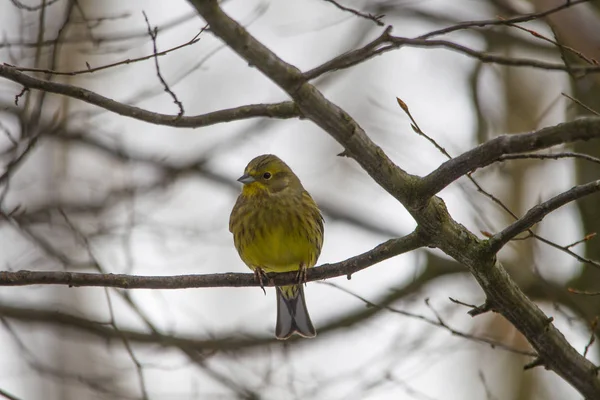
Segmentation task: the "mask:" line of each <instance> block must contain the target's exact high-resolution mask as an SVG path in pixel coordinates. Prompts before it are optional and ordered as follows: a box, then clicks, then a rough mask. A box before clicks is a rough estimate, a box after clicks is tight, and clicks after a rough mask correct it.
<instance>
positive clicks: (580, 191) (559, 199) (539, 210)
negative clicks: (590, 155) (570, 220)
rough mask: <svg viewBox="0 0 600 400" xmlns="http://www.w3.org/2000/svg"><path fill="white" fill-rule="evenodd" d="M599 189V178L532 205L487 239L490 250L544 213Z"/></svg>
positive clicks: (529, 226)
mask: <svg viewBox="0 0 600 400" xmlns="http://www.w3.org/2000/svg"><path fill="white" fill-rule="evenodd" d="M599 190H600V180H598V181H594V182H590V183H586V184H585V185H578V186H575V187H573V188H572V189H570V190H567V191H566V192H564V193H561V194H559V195H558V196H555V197H553V198H551V199H550V200H548V201H545V202H543V203H542V204H538V205H537V206H535V207H533V208H532V209H530V210H529V211H527V213H526V214H525V215H524V216H523V218H519V219H518V220H516V221H515V222H513V223H512V224H511V225H509V226H507V227H506V228H504V230H503V231H502V232H500V233H498V234H496V235H494V236H493V237H492V238H490V240H489V245H490V251H491V252H493V253H497V252H498V251H499V250H500V249H501V248H502V247H503V246H504V245H505V244H506V243H508V242H509V241H510V240H511V239H513V238H514V237H515V236H517V235H518V234H519V233H522V232H525V231H526V230H527V229H529V228H531V227H532V226H533V225H535V224H537V223H538V222H540V221H541V220H542V219H543V218H544V217H545V216H546V215H548V214H550V213H551V212H552V211H554V210H556V209H557V208H559V207H562V206H564V205H565V204H567V203H570V202H572V201H575V200H577V199H580V198H582V197H584V196H587V195H589V194H592V193H595V192H597V191H599Z"/></svg>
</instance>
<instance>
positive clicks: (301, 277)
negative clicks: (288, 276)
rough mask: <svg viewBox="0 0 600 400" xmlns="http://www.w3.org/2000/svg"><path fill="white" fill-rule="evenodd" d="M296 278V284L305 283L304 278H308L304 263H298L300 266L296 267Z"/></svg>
mask: <svg viewBox="0 0 600 400" xmlns="http://www.w3.org/2000/svg"><path fill="white" fill-rule="evenodd" d="M296 279H297V280H298V284H300V285H302V284H304V285H306V280H307V279H308V268H306V266H305V265H304V264H300V268H298V273H297V274H296Z"/></svg>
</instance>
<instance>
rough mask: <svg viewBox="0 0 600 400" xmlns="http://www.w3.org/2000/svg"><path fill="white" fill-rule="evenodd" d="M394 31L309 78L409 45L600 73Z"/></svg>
mask: <svg viewBox="0 0 600 400" xmlns="http://www.w3.org/2000/svg"><path fill="white" fill-rule="evenodd" d="M390 33H391V26H390V27H388V28H387V29H386V30H385V31H384V32H383V33H382V34H381V35H380V36H379V37H378V38H376V39H375V40H373V41H372V42H370V43H368V44H366V45H365V46H363V47H361V48H360V49H357V50H353V51H349V52H347V53H344V54H342V55H340V56H338V57H335V58H333V59H331V60H329V61H327V62H325V63H323V64H321V65H319V66H318V67H316V68H313V69H311V70H309V71H307V72H305V73H304V77H305V78H306V79H308V80H313V79H315V78H317V77H319V76H321V75H323V74H325V73H327V72H331V71H338V70H341V69H346V68H350V67H353V66H355V65H357V64H360V63H363V62H365V61H367V60H369V59H371V58H373V57H375V56H377V55H381V54H383V53H387V52H388V51H392V50H397V49H400V48H402V47H405V46H407V47H417V48H429V47H431V48H444V49H448V50H453V51H456V52H459V53H462V54H465V55H467V56H470V57H473V58H475V59H478V60H480V61H481V62H484V63H494V64H499V65H508V66H514V67H531V68H539V69H546V70H550V71H571V72H578V73H581V74H587V73H599V72H600V66H599V65H591V66H590V65H583V66H566V65H564V64H556V63H549V62H545V61H538V60H535V59H527V58H517V57H506V56H501V55H495V54H489V53H486V52H483V51H478V50H474V49H472V48H470V47H467V46H463V45H461V44H459V43H455V42H452V41H449V40H437V39H436V40H433V39H421V38H407V37H400V36H393V35H391V34H390Z"/></svg>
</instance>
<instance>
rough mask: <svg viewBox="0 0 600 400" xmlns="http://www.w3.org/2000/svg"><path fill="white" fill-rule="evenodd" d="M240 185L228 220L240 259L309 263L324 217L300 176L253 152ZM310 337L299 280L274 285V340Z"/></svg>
mask: <svg viewBox="0 0 600 400" xmlns="http://www.w3.org/2000/svg"><path fill="white" fill-rule="evenodd" d="M238 180H239V181H240V182H242V183H244V187H243V189H242V193H241V194H240V196H239V197H238V199H237V202H236V204H235V206H234V207H233V210H232V212H231V217H230V219H229V230H230V231H231V233H233V240H234V244H235V247H236V249H237V250H238V253H239V254H240V257H241V259H242V261H244V263H246V265H247V266H248V267H249V268H250V269H252V270H256V269H261V270H263V271H265V272H288V271H298V270H299V269H300V268H311V267H313V266H314V265H315V264H316V262H317V259H318V258H319V254H320V253H321V247H322V245H323V217H322V216H321V213H320V211H319V208H318V207H317V205H316V203H315V202H314V200H313V199H312V197H311V196H310V194H308V192H307V191H306V190H304V187H303V186H302V183H300V179H298V177H297V176H296V175H295V174H294V172H293V171H292V170H291V169H290V168H289V167H288V166H287V164H285V163H284V162H283V161H281V160H280V159H279V158H278V157H276V156H274V155H271V154H265V155H262V156H258V157H256V158H255V159H253V160H252V161H250V163H249V164H248V166H247V167H246V169H245V170H244V175H243V176H242V177H241V178H240V179H238ZM294 333H297V334H299V335H301V336H304V337H313V336H315V334H316V332H315V328H314V327H313V325H312V322H311V320H310V317H309V315H308V310H307V309H306V304H305V301H304V291H303V288H302V285H301V284H298V285H291V286H282V287H278V288H277V326H276V328H275V334H276V337H277V338H278V339H287V338H288V337H290V336H291V335H292V334H294Z"/></svg>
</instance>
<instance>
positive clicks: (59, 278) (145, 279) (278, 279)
mask: <svg viewBox="0 0 600 400" xmlns="http://www.w3.org/2000/svg"><path fill="white" fill-rule="evenodd" d="M427 244H428V242H427V240H426V238H425V237H424V236H422V235H421V234H420V233H419V232H417V231H415V232H413V233H410V234H408V235H406V236H404V237H402V238H398V239H391V240H388V241H387V242H385V243H382V244H380V245H379V246H377V247H375V248H374V249H372V250H370V251H367V252H365V253H363V254H360V255H358V256H355V257H352V258H349V259H347V260H345V261H341V262H339V263H335V264H324V265H321V266H319V267H317V268H311V269H309V270H308V271H307V279H306V280H307V281H309V282H310V281H316V280H320V279H327V278H334V277H336V276H343V275H347V276H348V277H350V276H351V275H352V274H353V273H355V272H358V271H360V270H362V269H365V268H367V267H370V266H371V265H374V264H377V263H379V262H381V261H383V260H386V259H388V258H391V257H394V256H397V255H399V254H403V253H407V252H409V251H412V250H415V249H418V248H420V247H423V246H426V245H427ZM268 276H269V281H268V282H263V283H264V284H265V286H279V285H286V284H292V283H296V282H297V281H298V275H297V273H296V272H287V273H281V274H268ZM26 285H68V286H100V287H117V288H122V289H189V288H206V287H243V286H260V284H259V282H257V281H256V279H255V277H254V274H244V273H224V274H205V275H178V276H136V275H122V274H94V273H83V272H63V271H16V272H11V271H0V286H26Z"/></svg>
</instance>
